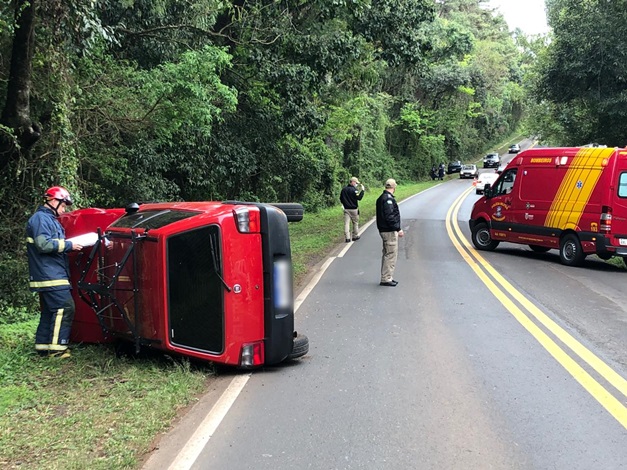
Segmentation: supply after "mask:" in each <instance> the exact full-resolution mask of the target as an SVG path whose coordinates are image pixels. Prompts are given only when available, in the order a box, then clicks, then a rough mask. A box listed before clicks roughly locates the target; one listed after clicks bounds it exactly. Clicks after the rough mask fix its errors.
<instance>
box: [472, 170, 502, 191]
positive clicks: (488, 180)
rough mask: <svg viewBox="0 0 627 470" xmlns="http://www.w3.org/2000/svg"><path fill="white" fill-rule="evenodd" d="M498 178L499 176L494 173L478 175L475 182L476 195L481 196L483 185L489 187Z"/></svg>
mask: <svg viewBox="0 0 627 470" xmlns="http://www.w3.org/2000/svg"><path fill="white" fill-rule="evenodd" d="M499 176H500V175H499V174H498V173H497V172H496V171H495V172H494V173H493V172H491V171H486V172H483V173H479V176H478V177H477V181H475V192H476V193H477V194H483V190H484V189H485V185H486V184H489V185H490V186H492V185H493V184H494V182H495V181H496V180H497V179H498V177H499Z"/></svg>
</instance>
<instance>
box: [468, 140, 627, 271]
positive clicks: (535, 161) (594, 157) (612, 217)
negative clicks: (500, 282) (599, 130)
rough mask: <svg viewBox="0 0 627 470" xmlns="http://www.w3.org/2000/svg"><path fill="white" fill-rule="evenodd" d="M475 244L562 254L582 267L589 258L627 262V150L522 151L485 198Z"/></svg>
mask: <svg viewBox="0 0 627 470" xmlns="http://www.w3.org/2000/svg"><path fill="white" fill-rule="evenodd" d="M469 223H470V230H471V232H472V242H473V244H474V245H475V247H476V248H477V249H478V250H494V249H495V248H496V247H497V246H498V244H499V243H500V242H510V243H519V244H524V245H529V247H530V248H531V249H532V250H533V251H536V252H546V251H548V250H550V249H557V250H559V254H560V260H561V262H562V263H563V264H565V265H568V266H579V265H581V264H582V263H583V261H584V259H585V257H586V256H587V255H590V254H596V255H597V256H599V257H600V258H602V259H609V258H610V257H612V256H621V257H622V258H623V260H625V257H627V149H621V148H599V147H576V148H533V149H529V150H526V151H524V152H521V153H519V154H518V155H517V156H516V157H514V158H513V159H512V160H511V161H510V163H509V164H508V165H507V167H506V168H505V170H504V171H503V172H502V173H501V175H500V177H499V178H498V180H497V181H495V183H494V184H493V185H491V187H488V188H487V189H486V191H485V194H484V196H483V197H482V198H481V199H479V200H478V201H477V202H476V203H475V205H474V207H473V210H472V214H471V217H470V221H469Z"/></svg>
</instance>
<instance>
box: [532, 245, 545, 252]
mask: <svg viewBox="0 0 627 470" xmlns="http://www.w3.org/2000/svg"><path fill="white" fill-rule="evenodd" d="M529 248H531V251H534V252H536V253H546V252H547V251H549V250H550V248H547V247H546V246H540V245H529Z"/></svg>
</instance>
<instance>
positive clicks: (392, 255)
mask: <svg viewBox="0 0 627 470" xmlns="http://www.w3.org/2000/svg"><path fill="white" fill-rule="evenodd" d="M379 235H381V239H382V240H383V257H382V258H381V282H390V281H392V280H393V279H394V277H393V276H394V268H396V258H397V257H398V232H379Z"/></svg>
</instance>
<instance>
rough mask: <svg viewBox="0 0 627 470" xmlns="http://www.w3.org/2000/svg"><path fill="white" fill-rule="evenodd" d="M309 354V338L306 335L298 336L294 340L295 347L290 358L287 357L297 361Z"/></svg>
mask: <svg viewBox="0 0 627 470" xmlns="http://www.w3.org/2000/svg"><path fill="white" fill-rule="evenodd" d="M308 352H309V338H307V336H305V335H297V336H296V337H295V338H294V347H293V348H292V352H291V353H290V355H289V356H287V358H288V359H296V358H299V357H301V356H304V355H305V354H307V353H308Z"/></svg>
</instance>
